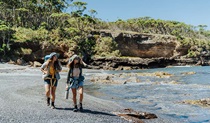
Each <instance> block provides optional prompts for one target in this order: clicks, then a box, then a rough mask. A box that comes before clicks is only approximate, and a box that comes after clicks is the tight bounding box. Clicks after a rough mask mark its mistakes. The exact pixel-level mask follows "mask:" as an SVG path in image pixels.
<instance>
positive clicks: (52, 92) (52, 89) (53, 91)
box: [51, 87, 56, 102]
mask: <svg viewBox="0 0 210 123" xmlns="http://www.w3.org/2000/svg"><path fill="white" fill-rule="evenodd" d="M55 91H56V87H51V95H52V98H51V100H52V102H55Z"/></svg>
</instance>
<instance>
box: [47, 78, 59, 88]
mask: <svg viewBox="0 0 210 123" xmlns="http://www.w3.org/2000/svg"><path fill="white" fill-rule="evenodd" d="M51 81H52V85H51ZM44 84H46V85H50V86H54V87H57V86H58V80H57V79H56V78H55V79H53V80H51V79H45V80H44Z"/></svg>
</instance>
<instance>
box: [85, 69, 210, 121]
mask: <svg viewBox="0 0 210 123" xmlns="http://www.w3.org/2000/svg"><path fill="white" fill-rule="evenodd" d="M159 71H162V72H167V73H170V74H173V76H172V77H170V78H157V77H145V76H144V77H143V76H139V79H140V80H141V82H140V83H135V82H129V83H127V84H124V85H109V84H95V83H91V82H87V83H86V92H87V93H88V94H91V95H93V96H96V97H98V98H103V99H107V100H112V101H115V102H117V103H119V104H120V105H123V106H125V107H128V108H133V109H135V110H137V111H145V112H150V113H155V114H157V115H158V116H159V117H162V118H170V119H172V120H174V121H177V120H179V121H182V122H186V123H208V122H210V108H205V107H200V106H196V105H189V104H183V103H181V102H182V101H184V100H198V99H203V98H210V79H209V78H210V67H189V66H188V67H171V68H160V69H149V70H133V71H117V72H116V71H100V73H111V74H114V73H144V72H149V73H153V72H159ZM184 72H195V73H196V74H193V75H183V73H184ZM92 74H95V73H92ZM173 82H176V83H173Z"/></svg>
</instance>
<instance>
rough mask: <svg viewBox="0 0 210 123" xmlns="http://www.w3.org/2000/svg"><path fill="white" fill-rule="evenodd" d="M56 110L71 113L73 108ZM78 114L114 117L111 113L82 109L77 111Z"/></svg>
mask: <svg viewBox="0 0 210 123" xmlns="http://www.w3.org/2000/svg"><path fill="white" fill-rule="evenodd" d="M56 110H66V111H73V108H56ZM78 112H80V113H89V114H94V115H107V116H116V115H114V114H111V113H106V112H101V111H92V110H89V109H83V110H82V111H80V110H78Z"/></svg>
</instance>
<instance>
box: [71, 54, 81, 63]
mask: <svg viewBox="0 0 210 123" xmlns="http://www.w3.org/2000/svg"><path fill="white" fill-rule="evenodd" d="M77 58H78V59H80V58H79V56H78V55H73V56H72V57H70V59H69V63H70V62H72V61H74V59H77Z"/></svg>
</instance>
